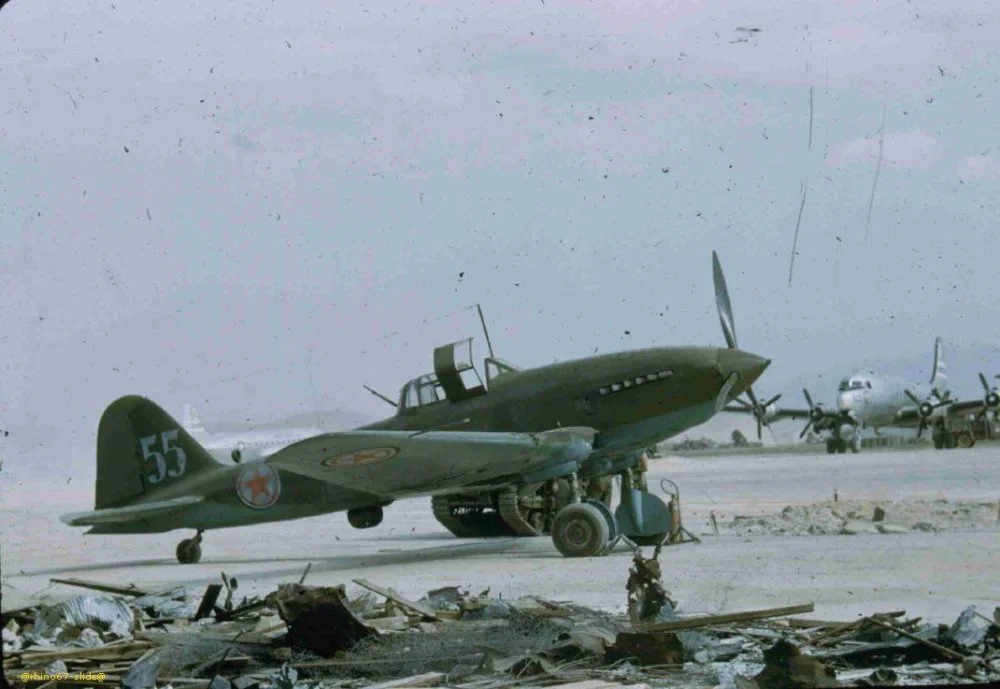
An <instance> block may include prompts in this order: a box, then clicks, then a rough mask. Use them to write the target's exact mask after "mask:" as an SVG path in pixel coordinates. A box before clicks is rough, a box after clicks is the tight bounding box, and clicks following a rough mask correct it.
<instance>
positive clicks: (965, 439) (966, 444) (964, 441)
mask: <svg viewBox="0 0 1000 689" xmlns="http://www.w3.org/2000/svg"><path fill="white" fill-rule="evenodd" d="M975 444H976V439H975V438H974V437H973V436H972V434H971V433H969V432H968V431H962V432H961V433H960V434H959V436H958V446H959V447H960V448H962V449H963V450H968V449H969V448H970V447H972V446H973V445H975Z"/></svg>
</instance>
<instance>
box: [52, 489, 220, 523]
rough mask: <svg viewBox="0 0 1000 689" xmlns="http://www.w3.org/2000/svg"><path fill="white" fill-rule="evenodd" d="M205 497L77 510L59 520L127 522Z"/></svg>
mask: <svg viewBox="0 0 1000 689" xmlns="http://www.w3.org/2000/svg"><path fill="white" fill-rule="evenodd" d="M204 499H205V498H204V497H202V496H200V495H187V496H184V497H180V498H173V499H172V500H160V501H159V502H145V503H141V504H139V505H129V506H128V507H109V508H107V509H103V510H96V511H94V512H75V513H73V514H64V515H62V516H61V517H59V521H61V522H62V523H63V524H69V525H70V526H97V525H99V524H127V523H129V522H136V521H140V520H142V519H147V518H149V517H155V516H159V515H162V514H163V513H165V512H172V511H174V510H179V509H182V508H184V507H190V506H191V505H197V504H198V503H199V502H201V501H203V500H204Z"/></svg>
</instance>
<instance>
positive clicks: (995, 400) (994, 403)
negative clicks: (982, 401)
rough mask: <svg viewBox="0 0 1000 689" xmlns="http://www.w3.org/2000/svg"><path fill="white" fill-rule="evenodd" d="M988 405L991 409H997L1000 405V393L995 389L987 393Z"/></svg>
mask: <svg viewBox="0 0 1000 689" xmlns="http://www.w3.org/2000/svg"><path fill="white" fill-rule="evenodd" d="M986 406H987V407H989V408H990V409H997V408H998V407H1000V393H998V392H997V391H996V389H993V390H991V391H990V394H988V395H986Z"/></svg>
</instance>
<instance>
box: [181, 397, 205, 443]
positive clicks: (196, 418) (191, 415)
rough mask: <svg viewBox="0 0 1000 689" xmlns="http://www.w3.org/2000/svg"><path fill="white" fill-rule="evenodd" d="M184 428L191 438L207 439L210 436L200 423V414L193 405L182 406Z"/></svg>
mask: <svg viewBox="0 0 1000 689" xmlns="http://www.w3.org/2000/svg"><path fill="white" fill-rule="evenodd" d="M184 428H185V429H187V432H188V433H190V434H191V437H192V438H207V437H209V435H210V433H209V432H208V431H206V430H205V425H204V424H203V423H202V422H201V414H199V413H198V410H197V409H196V408H195V406H194V405H193V404H185V405H184Z"/></svg>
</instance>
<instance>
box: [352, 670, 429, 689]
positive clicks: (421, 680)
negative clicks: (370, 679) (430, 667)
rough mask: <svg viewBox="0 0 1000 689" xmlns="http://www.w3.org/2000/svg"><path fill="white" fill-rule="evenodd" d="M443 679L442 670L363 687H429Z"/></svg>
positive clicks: (404, 688) (400, 688)
mask: <svg viewBox="0 0 1000 689" xmlns="http://www.w3.org/2000/svg"><path fill="white" fill-rule="evenodd" d="M443 679H444V673H443V672H425V673H424V674H422V675H413V676H412V677H403V678H402V679H394V680H391V681H388V682H380V683H379V684H368V685H365V687H364V689H410V688H411V687H430V686H433V685H435V684H437V683H438V682H440V681H441V680H443Z"/></svg>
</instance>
